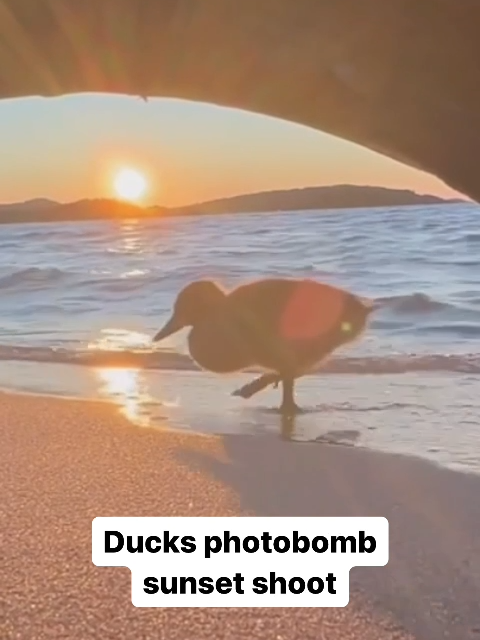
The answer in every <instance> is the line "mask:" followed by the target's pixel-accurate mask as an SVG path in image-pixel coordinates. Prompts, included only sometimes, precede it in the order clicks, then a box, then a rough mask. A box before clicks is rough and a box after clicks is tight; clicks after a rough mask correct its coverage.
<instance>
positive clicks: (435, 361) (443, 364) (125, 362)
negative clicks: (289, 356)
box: [0, 345, 480, 375]
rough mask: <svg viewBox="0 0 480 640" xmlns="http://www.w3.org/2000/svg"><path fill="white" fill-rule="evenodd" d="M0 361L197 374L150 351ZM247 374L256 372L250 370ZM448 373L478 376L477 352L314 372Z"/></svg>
mask: <svg viewBox="0 0 480 640" xmlns="http://www.w3.org/2000/svg"><path fill="white" fill-rule="evenodd" d="M0 361H22V362H36V363H39V364H40V363H48V364H68V365H77V366H86V367H102V368H138V369H150V370H159V371H199V370H200V368H199V367H198V366H197V365H196V364H195V363H194V362H193V361H192V360H191V359H190V358H189V357H188V356H186V355H183V354H179V353H176V352H173V351H151V350H145V349H143V350H118V351H113V350H101V349H95V350H75V349H68V348H64V347H24V346H10V345H3V346H0ZM250 371H258V369H255V367H252V369H250ZM415 371H417V372H422V371H423V372H451V373H455V372H456V373H470V374H480V353H471V354H453V355H448V354H428V355H418V354H400V355H390V356H366V357H344V358H334V359H332V360H330V361H328V362H326V363H325V364H324V365H322V366H321V367H320V368H318V370H317V371H316V372H314V373H316V374H317V375H318V374H320V375H323V374H332V375H333V374H363V375H382V374H401V373H408V372H415Z"/></svg>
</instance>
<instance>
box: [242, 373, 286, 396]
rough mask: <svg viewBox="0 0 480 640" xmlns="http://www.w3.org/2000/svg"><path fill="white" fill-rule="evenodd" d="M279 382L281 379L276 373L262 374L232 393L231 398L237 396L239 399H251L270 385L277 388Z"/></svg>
mask: <svg viewBox="0 0 480 640" xmlns="http://www.w3.org/2000/svg"><path fill="white" fill-rule="evenodd" d="M280 381H281V377H280V376H279V375H278V374H276V373H264V374H263V376H260V377H258V378H255V380H253V381H252V382H249V383H248V384H246V385H244V386H243V387H241V388H240V389H237V390H236V391H234V392H233V393H232V396H238V397H240V398H244V399H245V400H246V399H248V398H251V397H252V396H254V395H255V394H256V393H258V392H259V391H263V389H266V387H269V386H270V385H272V384H273V385H275V386H277V385H278V383H279V382H280Z"/></svg>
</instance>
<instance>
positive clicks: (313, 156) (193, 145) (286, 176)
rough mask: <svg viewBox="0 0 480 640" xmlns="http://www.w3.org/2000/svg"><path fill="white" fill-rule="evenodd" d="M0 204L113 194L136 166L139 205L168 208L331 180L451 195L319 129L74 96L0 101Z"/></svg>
mask: <svg viewBox="0 0 480 640" xmlns="http://www.w3.org/2000/svg"><path fill="white" fill-rule="evenodd" d="M0 140H1V141H2V144H1V146H0V175H1V176H2V181H1V183H0V202H14V201H21V200H27V199H30V198H36V197H47V198H52V199H55V200H59V201H62V202H64V201H72V200H77V199H81V198H86V197H87V198H96V197H114V196H115V195H116V194H115V191H114V187H113V184H114V179H115V174H116V172H117V171H118V169H119V168H121V167H122V166H131V167H133V168H136V169H137V170H139V171H140V172H142V173H144V175H145V176H146V178H147V180H148V182H149V185H150V188H149V191H148V193H147V194H146V197H145V199H144V204H154V203H155V204H163V205H166V206H176V205H182V204H189V203H192V202H198V201H202V200H208V199H213V198H218V197H223V196H229V195H236V194H239V193H248V192H254V191H261V190H267V189H287V188H293V187H302V186H313V185H326V184H337V183H351V184H360V185H363V184H370V185H380V186H387V187H394V188H407V189H413V190H415V191H418V192H419V193H434V194H438V195H442V196H452V195H453V196H455V195H458V194H456V193H455V192H453V191H452V190H451V189H449V188H448V187H446V186H445V185H444V184H443V183H442V182H440V181H439V180H437V179H436V178H434V177H432V176H430V175H427V174H425V173H422V172H420V171H417V170H415V169H411V168H408V167H406V166H404V165H402V164H400V163H397V162H394V161H392V160H389V159H387V158H385V157H383V156H381V155H379V154H376V153H373V152H371V151H367V150H366V149H363V148H361V147H359V146H357V145H354V144H352V143H349V142H346V141H343V140H340V139H338V138H334V137H332V136H329V135H326V134H324V133H321V132H317V131H314V130H312V129H308V128H306V127H303V126H299V125H296V124H292V123H288V122H284V121H280V120H277V119H274V118H268V117H265V116H260V115H255V114H251V113H245V112H242V111H238V110H234V109H224V108H220V107H215V106H212V105H206V104H199V103H193V102H186V101H180V100H149V101H148V102H147V103H146V102H144V101H142V100H139V99H135V98H129V97H123V96H102V95H82V96H78V95H77V96H68V97H63V98H50V99H43V98H29V99H22V100H8V101H1V102H0Z"/></svg>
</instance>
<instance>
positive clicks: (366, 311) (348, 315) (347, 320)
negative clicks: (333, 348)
mask: <svg viewBox="0 0 480 640" xmlns="http://www.w3.org/2000/svg"><path fill="white" fill-rule="evenodd" d="M376 308H377V305H376V304H375V302H374V301H373V300H368V299H367V298H360V297H358V296H354V295H352V294H349V295H348V299H347V303H346V305H345V310H344V313H343V316H342V319H341V322H340V325H339V329H340V332H339V339H340V343H341V344H347V343H349V342H355V341H356V340H358V338H360V337H361V336H362V334H363V333H364V331H365V329H366V328H367V325H368V322H369V319H370V315H371V313H372V312H373V311H375V309H376Z"/></svg>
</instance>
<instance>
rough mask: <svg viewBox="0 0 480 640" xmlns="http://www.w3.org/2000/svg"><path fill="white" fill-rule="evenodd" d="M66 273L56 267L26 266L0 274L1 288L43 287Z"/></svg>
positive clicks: (57, 280)
mask: <svg viewBox="0 0 480 640" xmlns="http://www.w3.org/2000/svg"><path fill="white" fill-rule="evenodd" d="M66 275H67V273H66V272H65V271H64V270H63V269H58V268H57V267H27V268H25V269H19V270H18V271H14V272H12V273H8V274H6V275H4V276H0V290H1V289H13V288H15V289H17V288H22V289H23V290H25V288H27V289H31V288H35V289H37V288H39V287H45V286H49V285H52V284H57V283H58V282H59V281H61V280H63V278H64V277H65V276H66Z"/></svg>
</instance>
